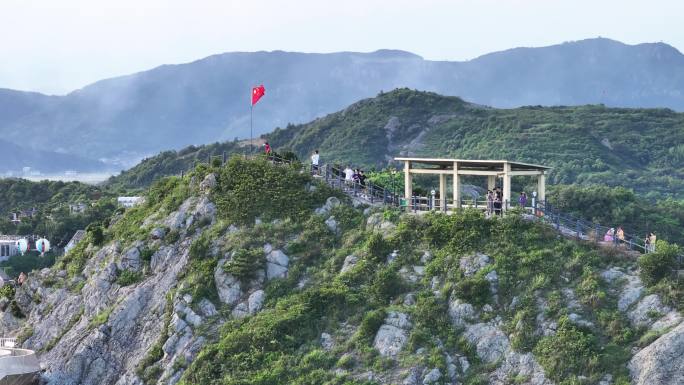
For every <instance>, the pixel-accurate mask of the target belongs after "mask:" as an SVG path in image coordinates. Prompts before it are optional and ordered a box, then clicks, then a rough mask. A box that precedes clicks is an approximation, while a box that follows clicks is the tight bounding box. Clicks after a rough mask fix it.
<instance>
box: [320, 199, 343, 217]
mask: <svg viewBox="0 0 684 385" xmlns="http://www.w3.org/2000/svg"><path fill="white" fill-rule="evenodd" d="M340 204H342V202H340V200H339V199H338V198H337V197H329V198H328V199H327V200H326V201H325V204H324V205H323V206H322V207H319V208H317V209H316V210H315V213H316V214H318V215H326V214H328V213H330V211H331V210H332V209H333V208H335V207H337V206H339V205H340Z"/></svg>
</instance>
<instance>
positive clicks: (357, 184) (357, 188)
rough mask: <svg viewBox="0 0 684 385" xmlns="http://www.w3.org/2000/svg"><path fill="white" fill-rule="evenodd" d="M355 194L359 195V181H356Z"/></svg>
mask: <svg viewBox="0 0 684 385" xmlns="http://www.w3.org/2000/svg"><path fill="white" fill-rule="evenodd" d="M354 196H359V182H354Z"/></svg>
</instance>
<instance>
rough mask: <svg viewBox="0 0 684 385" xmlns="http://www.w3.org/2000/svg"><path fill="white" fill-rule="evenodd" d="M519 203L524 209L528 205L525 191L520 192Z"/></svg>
mask: <svg viewBox="0 0 684 385" xmlns="http://www.w3.org/2000/svg"><path fill="white" fill-rule="evenodd" d="M518 203H519V204H520V207H521V208H523V209H524V208H525V207H527V194H525V192H524V191H523V192H521V193H520V196H519V197H518Z"/></svg>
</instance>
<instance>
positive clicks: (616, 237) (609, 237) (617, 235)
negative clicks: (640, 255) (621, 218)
mask: <svg viewBox="0 0 684 385" xmlns="http://www.w3.org/2000/svg"><path fill="white" fill-rule="evenodd" d="M657 240H658V239H657V237H656V235H655V233H654V232H649V233H648V234H646V236H645V237H644V250H645V251H646V252H647V253H652V252H654V251H655V247H656V242H657ZM603 241H604V242H612V243H615V244H619V243H625V242H627V239H626V237H625V231H624V230H623V229H622V226H618V227H617V229H616V228H614V227H611V228H610V229H608V231H606V234H605V235H604V236H603Z"/></svg>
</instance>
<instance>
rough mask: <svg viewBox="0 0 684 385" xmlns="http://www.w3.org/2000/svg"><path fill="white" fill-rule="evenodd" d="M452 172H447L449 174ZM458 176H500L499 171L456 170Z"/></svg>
mask: <svg viewBox="0 0 684 385" xmlns="http://www.w3.org/2000/svg"><path fill="white" fill-rule="evenodd" d="M451 172H453V171H449V173H451ZM458 174H459V175H479V176H488V175H494V176H496V175H501V174H502V172H501V171H485V170H483V171H479V170H458Z"/></svg>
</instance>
